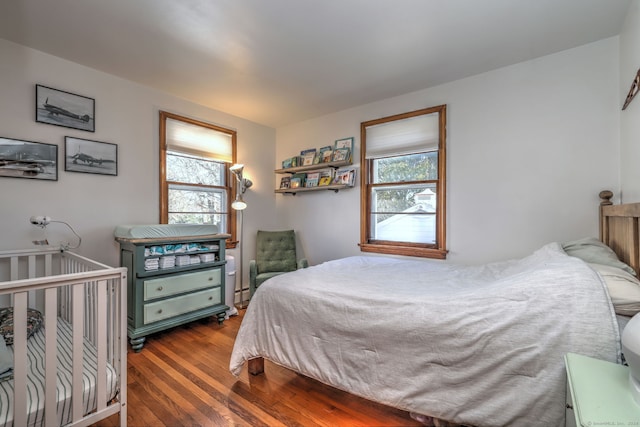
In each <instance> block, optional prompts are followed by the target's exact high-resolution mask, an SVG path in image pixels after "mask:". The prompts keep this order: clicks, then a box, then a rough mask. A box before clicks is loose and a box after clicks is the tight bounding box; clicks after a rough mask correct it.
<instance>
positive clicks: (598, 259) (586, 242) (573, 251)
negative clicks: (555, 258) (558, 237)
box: [562, 237, 636, 276]
mask: <svg viewBox="0 0 640 427" xmlns="http://www.w3.org/2000/svg"><path fill="white" fill-rule="evenodd" d="M562 249H564V251H565V252H566V253H567V255H569V256H573V257H576V258H580V259H581V260H583V261H584V262H588V263H595V264H603V265H610V266H612V267H617V268H621V269H623V270H625V271H626V272H627V273H629V274H632V275H634V276H635V275H636V272H635V270H634V269H633V268H631V267H630V266H629V265H627V264H625V263H624V262H622V261H620V260H619V259H618V256H617V255H616V253H615V252H614V251H613V249H611V248H610V247H609V246H607V245H605V244H604V243H602V242H601V241H600V240H598V239H596V238H595V237H587V238H584V239H580V240H574V241H572V242H564V243H563V244H562Z"/></svg>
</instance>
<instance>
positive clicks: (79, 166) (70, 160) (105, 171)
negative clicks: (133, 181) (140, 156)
mask: <svg viewBox="0 0 640 427" xmlns="http://www.w3.org/2000/svg"><path fill="white" fill-rule="evenodd" d="M64 148H65V153H64V154H65V156H64V160H65V161H64V170H65V171H69V172H84V173H97V174H102V175H118V146H117V145H116V144H111V143H109V142H99V141H90V140H88V139H80V138H74V137H72V136H67V137H65V147H64Z"/></svg>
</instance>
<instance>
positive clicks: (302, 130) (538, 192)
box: [273, 37, 640, 264]
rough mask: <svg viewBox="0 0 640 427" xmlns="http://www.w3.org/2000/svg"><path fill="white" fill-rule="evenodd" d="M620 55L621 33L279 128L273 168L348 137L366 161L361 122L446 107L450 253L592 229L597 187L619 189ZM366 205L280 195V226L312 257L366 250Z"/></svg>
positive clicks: (352, 195)
mask: <svg viewBox="0 0 640 427" xmlns="http://www.w3.org/2000/svg"><path fill="white" fill-rule="evenodd" d="M618 60H619V58H618V38H617V37H615V38H610V39H606V40H602V41H598V42H595V43H592V44H589V45H585V46H582V47H579V48H575V49H571V50H568V51H564V52H560V53H558V54H554V55H549V56H545V57H542V58H538V59H536V60H532V61H527V62H523V63H520V64H516V65H513V66H509V67H505V68H502V69H498V70H495V71H492V72H488V73H485V74H481V75H477V76H473V77H470V78H467V79H464V80H460V81H456V82H453V83H450V84H445V85H442V86H439V87H435V88H431V89H426V90H423V91H419V92H414V93H410V94H407V95H404V96H400V97H397V98H392V99H388V100H385V101H382V102H377V103H373V104H369V105H363V106H361V107H358V108H353V109H350V110H346V111H341V112H337V113H335V114H331V115H327V116H324V117H320V118H317V119H314V120H309V121H305V122H302V123H297V124H294V125H290V126H287V127H282V128H278V129H277V149H276V163H275V167H276V168H277V167H279V163H280V161H281V160H282V159H284V158H286V157H290V156H292V155H295V154H296V153H298V152H299V151H300V150H301V149H304V148H310V147H320V146H322V145H326V144H330V143H332V142H333V141H334V140H336V139H339V138H344V137H349V136H354V137H355V140H356V149H355V151H356V152H355V158H356V159H359V156H360V152H359V151H360V150H359V147H360V129H359V124H360V122H362V121H365V120H371V119H376V118H379V117H384V116H388V115H392V114H397V113H403V112H407V111H412V110H416V109H419V108H424V107H430V106H434V105H439V104H447V106H448V117H447V120H448V129H447V130H448V132H447V134H448V137H447V144H448V154H447V156H448V157H447V160H448V161H447V175H448V176H447V246H448V248H449V249H450V253H449V258H448V259H450V260H451V261H454V262H464V263H482V262H487V261H492V260H500V259H508V258H515V257H520V256H522V255H525V254H527V253H529V252H530V251H531V250H533V249H535V248H537V247H539V246H541V245H543V244H545V243H547V242H551V241H562V240H568V239H573V238H580V237H583V236H597V233H598V223H597V218H598V216H597V212H598V211H597V206H598V203H599V199H598V192H599V191H600V190H602V189H612V190H614V191H615V192H616V193H617V192H618V190H619V176H618V165H619V155H620V154H619V145H618V141H619V136H618V129H619V112H618V110H619V107H618V102H619V98H618V86H619V80H618ZM638 103H639V104H640V101H638ZM357 166H358V167H359V165H357ZM278 180H279V177H275V178H273V182H274V186H276V185H277V182H278ZM359 206H360V191H359V187H357V188H354V189H351V190H344V191H341V192H340V193H337V194H336V193H330V192H313V193H304V194H298V195H296V196H295V197H292V196H287V195H278V199H277V209H278V214H279V218H280V226H281V227H282V228H284V227H287V228H288V227H290V228H293V229H295V230H296V231H297V232H298V234H299V237H300V240H301V243H302V247H303V249H304V252H305V255H306V257H307V258H308V259H309V262H310V263H311V264H317V263H320V262H323V261H326V260H329V259H334V258H338V257H342V256H349V255H359V254H361V252H360V251H359V248H358V246H357V244H358V242H359V236H360V216H359ZM365 255H366V254H365Z"/></svg>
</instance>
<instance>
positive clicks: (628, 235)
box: [600, 190, 640, 277]
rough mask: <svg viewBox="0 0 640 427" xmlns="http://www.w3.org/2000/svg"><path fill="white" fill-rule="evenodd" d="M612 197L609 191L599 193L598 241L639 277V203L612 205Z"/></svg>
mask: <svg viewBox="0 0 640 427" xmlns="http://www.w3.org/2000/svg"><path fill="white" fill-rule="evenodd" d="M612 197H613V193H612V192H611V191H608V190H605V191H601V192H600V199H601V202H600V240H601V241H602V242H603V243H604V244H606V245H607V246H609V247H610V248H611V249H613V251H614V252H615V253H616V254H617V255H618V258H620V260H621V261H624V262H626V263H627V264H629V265H630V266H631V267H632V268H633V269H634V270H635V271H636V274H637V275H638V277H640V244H639V242H640V234H638V233H639V231H640V230H639V229H638V218H640V203H627V204H622V205H614V204H613V203H612V202H611V198H612Z"/></svg>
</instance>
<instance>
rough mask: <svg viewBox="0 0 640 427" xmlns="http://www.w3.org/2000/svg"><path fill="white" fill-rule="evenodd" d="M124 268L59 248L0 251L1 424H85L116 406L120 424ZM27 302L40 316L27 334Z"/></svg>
mask: <svg viewBox="0 0 640 427" xmlns="http://www.w3.org/2000/svg"><path fill="white" fill-rule="evenodd" d="M126 274H127V270H126V268H112V267H109V266H107V265H104V264H100V263H98V262H95V261H92V260H90V259H87V258H84V257H82V256H79V255H76V254H74V253H71V252H63V251H60V250H59V249H48V250H20V251H12V252H9V251H4V252H0V307H13V335H14V336H13V345H12V346H8V347H7V349H8V350H9V351H11V350H12V351H13V354H14V365H13V378H11V376H10V375H9V376H8V378H5V379H3V380H0V426H4V425H15V426H37V425H46V426H57V425H72V426H86V425H90V424H93V423H95V422H97V421H99V420H101V419H103V418H106V417H108V416H110V415H113V414H115V413H118V412H120V425H122V426H125V425H126V419H127V411H126V402H127V376H126V373H127V353H126V351H127V347H126V346H127V344H126V337H127V335H126V289H125V286H126V283H127V280H126ZM28 308H29V309H35V310H38V312H39V313H41V314H42V316H41V319H40V320H43V325H42V327H41V328H39V331H38V332H37V333H34V334H33V336H30V337H29V336H28V334H27V327H28V325H30V324H28V321H29V322H31V318H29V319H28V317H27V312H28V310H27V309H28ZM29 313H30V314H32V313H33V312H32V311H29ZM9 373H10V372H9Z"/></svg>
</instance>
